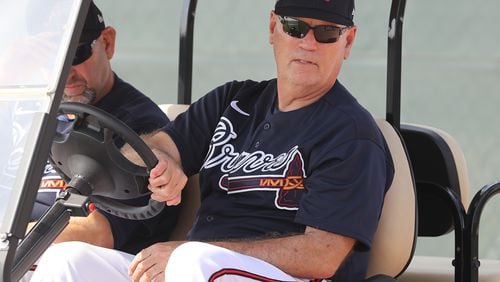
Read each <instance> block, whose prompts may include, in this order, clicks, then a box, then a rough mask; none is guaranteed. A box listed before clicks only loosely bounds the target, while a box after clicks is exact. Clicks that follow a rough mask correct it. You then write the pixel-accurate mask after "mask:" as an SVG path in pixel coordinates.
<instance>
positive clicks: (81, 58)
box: [73, 40, 96, 66]
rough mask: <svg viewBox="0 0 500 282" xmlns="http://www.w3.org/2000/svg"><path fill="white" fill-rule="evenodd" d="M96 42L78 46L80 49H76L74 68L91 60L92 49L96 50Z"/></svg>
mask: <svg viewBox="0 0 500 282" xmlns="http://www.w3.org/2000/svg"><path fill="white" fill-rule="evenodd" d="M95 42H96V40H93V41H92V42H87V43H82V44H80V45H78V47H77V48H76V52H75V57H74V58H73V66H76V65H79V64H81V63H83V62H85V61H86V60H88V58H90V56H92V48H94V45H95Z"/></svg>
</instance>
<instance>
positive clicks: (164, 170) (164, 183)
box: [148, 149, 187, 206]
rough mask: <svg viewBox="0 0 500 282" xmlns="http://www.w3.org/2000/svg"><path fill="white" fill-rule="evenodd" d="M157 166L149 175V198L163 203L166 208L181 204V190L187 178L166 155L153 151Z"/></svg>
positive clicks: (177, 165)
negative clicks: (150, 193)
mask: <svg viewBox="0 0 500 282" xmlns="http://www.w3.org/2000/svg"><path fill="white" fill-rule="evenodd" d="M153 152H154V153H155V155H156V157H157V158H158V164H157V165H156V166H155V167H154V168H153V169H152V170H151V173H150V174H149V186H148V188H149V190H151V192H152V193H153V194H152V195H151V198H152V199H153V200H156V201H158V202H165V203H166V204H167V205H168V206H176V205H178V204H180V202H181V194H182V189H184V186H186V182H187V176H186V175H185V174H184V171H183V170H182V168H181V165H180V164H179V163H177V162H176V161H174V160H173V159H172V158H170V157H169V156H168V155H167V154H165V153H163V152H161V151H159V150H155V149H153Z"/></svg>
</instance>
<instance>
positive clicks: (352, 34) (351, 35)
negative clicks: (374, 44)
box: [344, 26, 358, 60]
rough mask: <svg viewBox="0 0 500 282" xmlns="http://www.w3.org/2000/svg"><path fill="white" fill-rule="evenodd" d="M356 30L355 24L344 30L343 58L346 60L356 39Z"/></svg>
mask: <svg viewBox="0 0 500 282" xmlns="http://www.w3.org/2000/svg"><path fill="white" fill-rule="evenodd" d="M357 31H358V27H357V26H352V27H351V28H349V30H348V31H347V32H346V35H345V36H346V43H345V49H344V60H347V58H349V55H350V54H351V49H352V46H353V44H354V40H355V39H356V32H357Z"/></svg>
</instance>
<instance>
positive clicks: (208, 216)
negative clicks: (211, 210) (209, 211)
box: [205, 215, 214, 222]
mask: <svg viewBox="0 0 500 282" xmlns="http://www.w3.org/2000/svg"><path fill="white" fill-rule="evenodd" d="M205 219H206V220H207V222H212V221H214V216H213V215H207V217H206V218H205Z"/></svg>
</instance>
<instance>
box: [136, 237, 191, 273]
mask: <svg viewBox="0 0 500 282" xmlns="http://www.w3.org/2000/svg"><path fill="white" fill-rule="evenodd" d="M182 243H184V242H180V241H171V242H164V243H156V244H154V245H152V246H150V247H148V248H146V249H144V250H142V251H140V252H139V253H138V254H137V255H136V256H135V258H134V260H133V261H132V263H130V266H129V268H128V275H129V276H130V277H131V278H132V281H165V273H164V272H165V267H166V266H167V263H168V259H169V258H170V255H171V254H172V252H173V251H174V249H175V248H177V246H179V245H180V244H182Z"/></svg>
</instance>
